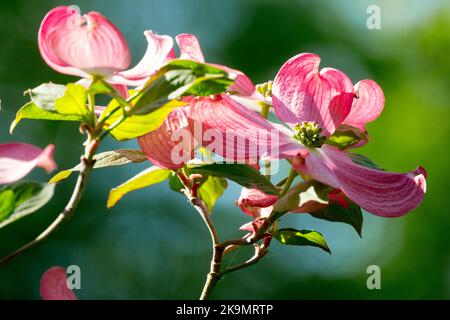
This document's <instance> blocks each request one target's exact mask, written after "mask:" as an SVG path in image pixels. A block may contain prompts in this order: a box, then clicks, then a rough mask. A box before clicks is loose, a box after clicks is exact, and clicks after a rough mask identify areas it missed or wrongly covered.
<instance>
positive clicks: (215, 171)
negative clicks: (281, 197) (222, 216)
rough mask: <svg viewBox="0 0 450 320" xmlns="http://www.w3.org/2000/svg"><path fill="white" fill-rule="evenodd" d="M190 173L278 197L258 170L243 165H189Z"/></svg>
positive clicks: (276, 192)
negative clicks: (223, 180)
mask: <svg viewBox="0 0 450 320" xmlns="http://www.w3.org/2000/svg"><path fill="white" fill-rule="evenodd" d="M188 167H189V170H190V171H189V172H190V173H200V174H204V175H212V176H216V177H223V178H226V179H229V180H232V181H234V182H236V183H238V184H240V185H241V186H244V187H246V188H257V189H259V190H261V191H262V192H264V193H267V194H272V195H278V191H277V189H276V188H275V186H274V185H273V184H272V183H271V182H270V181H269V180H268V179H267V178H266V177H264V176H263V175H262V174H261V173H260V172H259V171H258V170H256V169H254V168H252V167H250V166H248V165H245V164H227V163H213V164H205V165H190V166H188Z"/></svg>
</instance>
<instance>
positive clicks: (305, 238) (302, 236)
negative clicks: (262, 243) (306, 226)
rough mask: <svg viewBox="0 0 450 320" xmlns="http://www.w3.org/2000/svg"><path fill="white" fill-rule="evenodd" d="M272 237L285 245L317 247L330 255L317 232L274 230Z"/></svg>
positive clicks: (288, 229)
mask: <svg viewBox="0 0 450 320" xmlns="http://www.w3.org/2000/svg"><path fill="white" fill-rule="evenodd" d="M274 237H275V238H276V239H277V240H278V241H280V242H281V243H282V244H285V245H291V246H312V247H318V248H321V249H323V250H324V251H326V252H328V253H331V251H330V248H329V247H328V244H327V242H326V240H325V238H324V237H323V236H322V234H321V233H320V232H317V231H312V230H296V229H292V228H286V229H279V230H276V231H275V233H274Z"/></svg>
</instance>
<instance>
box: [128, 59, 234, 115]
mask: <svg viewBox="0 0 450 320" xmlns="http://www.w3.org/2000/svg"><path fill="white" fill-rule="evenodd" d="M235 77H236V76H235V75H234V74H229V73H228V72H226V71H224V70H222V69H219V68H216V67H214V66H211V65H208V64H204V63H199V62H195V61H191V60H173V61H171V62H169V63H168V64H167V65H166V66H164V67H163V68H161V69H160V70H159V71H158V72H157V73H156V74H155V75H154V76H153V77H152V78H151V79H150V80H149V81H148V82H147V84H146V85H145V86H144V89H143V90H142V94H141V95H140V96H139V97H138V99H137V101H136V104H135V106H134V108H133V109H134V110H133V113H134V114H147V113H149V112H152V111H154V110H156V109H158V108H160V107H161V106H163V105H165V104H167V103H168V102H169V101H171V100H174V99H178V98H181V97H183V96H209V95H214V94H220V93H223V92H225V91H226V90H227V89H228V87H229V86H231V85H232V84H233V82H234V79H235Z"/></svg>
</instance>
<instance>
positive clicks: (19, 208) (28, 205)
mask: <svg viewBox="0 0 450 320" xmlns="http://www.w3.org/2000/svg"><path fill="white" fill-rule="evenodd" d="M53 192H54V185H48V184H46V183H40V182H34V181H20V182H18V183H15V184H12V185H8V186H5V187H3V188H2V189H1V190H0V228H3V227H4V226H6V225H8V224H10V223H12V222H14V221H17V220H19V219H21V218H23V217H25V216H27V215H29V214H31V213H33V212H35V211H37V210H39V209H40V208H41V207H43V206H44V205H45V204H46V203H47V202H48V201H50V199H51V198H52V196H53Z"/></svg>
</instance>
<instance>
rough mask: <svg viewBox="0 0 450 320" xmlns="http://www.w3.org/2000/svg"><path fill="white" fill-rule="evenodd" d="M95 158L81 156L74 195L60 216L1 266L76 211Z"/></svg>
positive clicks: (43, 237) (45, 236)
mask: <svg viewBox="0 0 450 320" xmlns="http://www.w3.org/2000/svg"><path fill="white" fill-rule="evenodd" d="M94 163H95V160H93V159H92V158H91V159H86V158H85V157H84V156H83V157H81V161H80V164H81V169H80V173H79V175H78V180H77V183H76V185H75V188H74V190H73V193H72V196H71V197H70V200H69V202H68V203H67V205H66V207H65V208H64V210H63V211H62V212H61V213H60V214H59V215H58V217H57V218H56V219H55V220H54V221H53V222H52V224H51V225H50V226H48V227H47V229H45V230H44V231H43V232H42V233H41V234H39V235H38V236H37V237H36V238H35V239H34V240H32V241H31V242H29V243H27V244H26V245H24V246H22V247H21V248H19V249H17V250H16V251H14V252H12V253H10V254H9V255H7V256H6V257H4V258H2V259H0V266H2V265H5V264H6V263H8V262H9V261H11V260H13V259H14V258H16V257H17V256H19V255H21V254H22V253H24V252H25V251H27V250H28V249H30V248H32V247H34V246H35V245H37V244H38V243H40V242H41V241H43V240H44V239H46V238H47V237H48V236H49V235H50V234H52V233H53V232H54V231H55V230H56V229H57V228H58V227H59V226H60V225H61V224H62V223H63V222H64V221H66V220H67V219H69V218H70V217H71V216H72V215H73V214H74V213H75V210H76V208H77V206H78V204H79V202H80V200H81V197H82V196H83V193H84V190H85V189H86V185H87V181H88V179H89V176H90V174H91V172H92V168H93V167H94Z"/></svg>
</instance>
